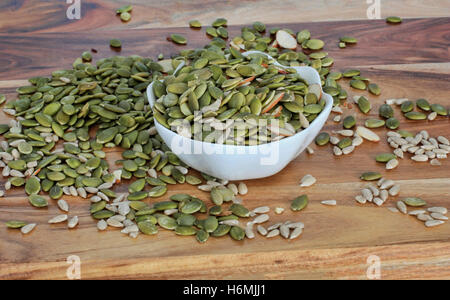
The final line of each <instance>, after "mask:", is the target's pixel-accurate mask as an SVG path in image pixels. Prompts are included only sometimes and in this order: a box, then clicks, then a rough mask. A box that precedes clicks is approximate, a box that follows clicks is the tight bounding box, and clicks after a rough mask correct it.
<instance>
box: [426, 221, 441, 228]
mask: <svg viewBox="0 0 450 300" xmlns="http://www.w3.org/2000/svg"><path fill="white" fill-rule="evenodd" d="M444 223H445V222H444V221H441V220H430V221H426V222H425V226H426V227H434V226H438V225H441V224H444Z"/></svg>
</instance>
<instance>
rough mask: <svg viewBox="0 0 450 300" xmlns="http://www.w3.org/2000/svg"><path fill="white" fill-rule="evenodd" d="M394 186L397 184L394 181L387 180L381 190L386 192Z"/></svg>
mask: <svg viewBox="0 0 450 300" xmlns="http://www.w3.org/2000/svg"><path fill="white" fill-rule="evenodd" d="M394 184H395V182H394V181H393V180H390V179H387V180H385V181H383V183H382V184H381V186H380V189H382V190H386V189H388V188H391V187H393V186H394Z"/></svg>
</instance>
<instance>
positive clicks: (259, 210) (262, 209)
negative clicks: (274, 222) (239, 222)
mask: <svg viewBox="0 0 450 300" xmlns="http://www.w3.org/2000/svg"><path fill="white" fill-rule="evenodd" d="M269 211H270V207H268V206H260V207H257V208H255V209H254V210H253V212H254V213H256V214H265V213H268V212H269Z"/></svg>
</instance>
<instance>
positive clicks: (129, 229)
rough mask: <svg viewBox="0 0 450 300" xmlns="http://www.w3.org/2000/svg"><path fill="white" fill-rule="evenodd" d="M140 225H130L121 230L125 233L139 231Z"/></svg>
mask: <svg viewBox="0 0 450 300" xmlns="http://www.w3.org/2000/svg"><path fill="white" fill-rule="evenodd" d="M138 231H139V227H137V225H136V224H132V225H128V226H126V227H125V228H124V229H122V230H121V231H120V232H121V233H124V234H130V233H132V232H138Z"/></svg>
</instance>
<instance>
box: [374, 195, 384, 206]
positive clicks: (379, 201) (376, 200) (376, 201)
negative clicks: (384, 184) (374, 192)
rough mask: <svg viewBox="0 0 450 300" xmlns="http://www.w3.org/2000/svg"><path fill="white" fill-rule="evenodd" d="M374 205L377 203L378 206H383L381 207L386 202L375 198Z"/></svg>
mask: <svg viewBox="0 0 450 300" xmlns="http://www.w3.org/2000/svg"><path fill="white" fill-rule="evenodd" d="M373 203H375V204H376V205H377V206H381V205H383V203H384V201H383V200H382V199H381V198H379V197H375V198H374V199H373Z"/></svg>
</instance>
